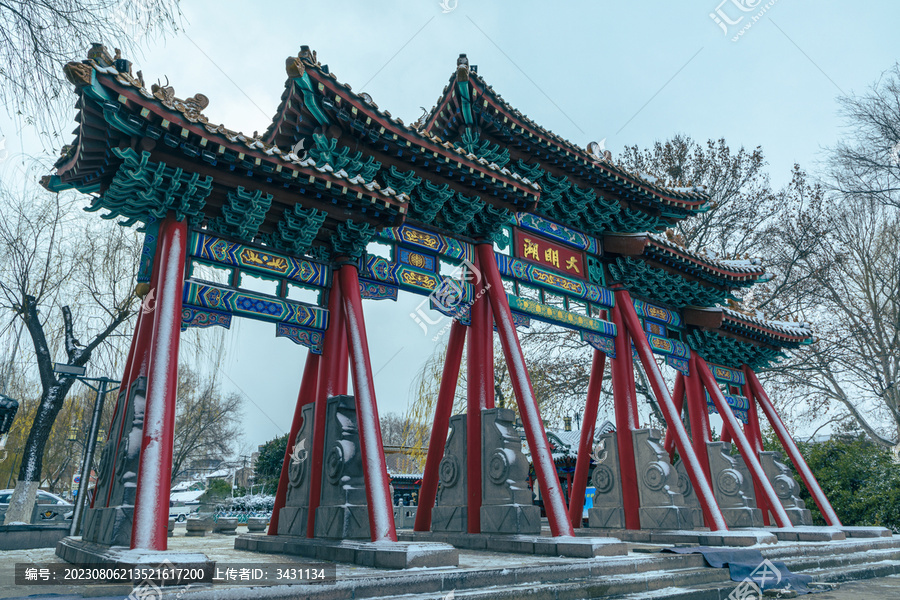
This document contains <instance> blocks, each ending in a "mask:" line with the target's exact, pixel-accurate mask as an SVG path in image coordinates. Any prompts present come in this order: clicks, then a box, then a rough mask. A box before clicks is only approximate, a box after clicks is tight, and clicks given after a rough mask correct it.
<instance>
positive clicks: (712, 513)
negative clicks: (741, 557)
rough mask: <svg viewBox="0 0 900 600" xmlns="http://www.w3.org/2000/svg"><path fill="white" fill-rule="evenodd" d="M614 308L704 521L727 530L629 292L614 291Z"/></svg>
mask: <svg viewBox="0 0 900 600" xmlns="http://www.w3.org/2000/svg"><path fill="white" fill-rule="evenodd" d="M616 308H618V309H619V311H620V312H621V315H622V320H624V321H625V325H626V327H627V328H628V331H629V333H631V335H632V336H634V343H635V347H636V348H637V353H638V356H639V357H640V359H641V364H643V365H644V372H645V373H646V374H647V379H648V380H649V381H650V387H652V388H653V393H654V395H655V396H656V399H657V401H658V402H659V407H660V409H661V410H662V412H663V416H664V417H665V418H666V422H667V423H668V426H669V428H670V429H674V433H675V445H676V447H677V448H678V454H679V455H680V456H681V460H683V461H684V466H685V471H687V474H688V477H689V478H690V480H691V485H693V486H694V490H695V491H696V493H697V499H698V500H699V501H700V508H701V509H703V518H704V521H705V522H706V523H707V524H708V527H709V528H710V529H711V530H713V531H718V530H721V529H728V527H727V525H726V524H725V517H723V516H722V511H721V510H719V505H718V504H717V503H716V498H715V495H714V494H713V490H712V486H710V484H709V481H708V480H707V479H706V477H705V476H704V472H703V467H702V466H701V465H700V461H699V459H698V458H697V453H696V452H694V448H693V447H692V446H691V440H690V439H689V438H688V435H687V432H686V431H685V430H684V425H683V424H682V423H681V415H679V414H678V411H677V410H675V404H674V403H673V402H672V397H671V396H670V395H669V390H668V388H667V387H666V382H665V381H664V380H663V377H662V373H660V370H659V365H657V364H656V360H654V358H653V353H652V351H651V350H650V344H649V343H648V342H647V337H646V336H645V335H644V333H643V330H642V329H641V323H640V321H638V317H637V313H635V312H634V304H632V303H631V295H630V294H629V293H628V291H626V290H618V291H617V292H616Z"/></svg>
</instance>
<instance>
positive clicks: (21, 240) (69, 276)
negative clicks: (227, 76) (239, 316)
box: [0, 188, 140, 522]
mask: <svg viewBox="0 0 900 600" xmlns="http://www.w3.org/2000/svg"><path fill="white" fill-rule="evenodd" d="M139 253H140V244H139V242H138V240H137V237H136V236H135V234H134V233H133V232H131V231H127V230H123V229H121V228H119V227H108V226H101V224H99V223H97V224H94V222H93V221H92V220H87V219H81V218H79V216H78V213H77V212H76V211H75V209H74V207H73V206H71V205H66V204H63V203H62V201H61V199H60V197H59V196H55V195H48V194H35V195H17V194H14V193H12V192H10V191H9V190H7V189H5V188H0V314H4V315H5V316H11V317H12V318H13V319H15V320H18V321H20V322H21V323H22V324H23V325H24V330H25V332H26V333H27V336H28V337H29V338H30V339H31V343H32V346H33V363H32V365H33V370H34V372H35V375H36V378H37V379H38V381H39V382H40V390H41V394H40V405H39V407H38V409H37V413H36V415H35V417H34V421H33V424H32V427H31V430H30V432H29V434H28V439H27V440H26V442H25V447H24V449H23V452H22V461H21V466H20V469H19V475H18V480H17V482H16V491H15V493H14V495H13V497H12V499H11V502H10V507H9V510H8V512H7V514H6V521H7V522H17V521H23V522H27V521H28V520H29V519H30V516H31V508H32V505H33V503H34V497H35V493H36V491H37V488H38V486H39V484H40V481H41V478H42V468H43V460H44V454H45V447H46V444H47V441H48V439H49V437H50V435H51V430H52V428H53V424H54V422H55V421H56V418H57V416H58V414H59V412H60V410H61V409H62V407H63V402H64V400H65V398H66V395H67V394H68V393H69V390H70V389H71V387H72V385H73V384H74V382H75V380H74V379H72V378H70V377H61V376H58V375H57V374H56V373H55V372H54V369H53V367H54V362H62V363H65V364H68V365H72V366H78V367H83V366H86V365H88V364H89V363H90V362H91V360H92V358H93V357H94V356H95V355H96V354H97V353H98V352H102V351H104V350H109V348H108V347H109V342H110V341H111V338H110V336H112V335H113V333H114V332H115V331H116V330H117V329H118V328H119V327H120V326H121V325H122V324H123V323H125V322H126V321H128V320H129V318H130V317H131V316H132V314H133V313H134V311H135V304H136V303H135V301H134V300H135V298H134V294H133V289H134V278H135V274H136V273H135V270H136V265H137V263H138V261H137V258H138V256H139ZM84 335H88V336H89V337H87V338H85V337H83V336H84ZM79 338H81V339H85V342H84V343H82V342H81V341H80V340H79Z"/></svg>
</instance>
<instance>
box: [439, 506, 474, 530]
mask: <svg viewBox="0 0 900 600" xmlns="http://www.w3.org/2000/svg"><path fill="white" fill-rule="evenodd" d="M431 530H432V531H468V530H469V519H468V513H467V511H466V507H465V506H435V507H434V509H433V510H432V511H431Z"/></svg>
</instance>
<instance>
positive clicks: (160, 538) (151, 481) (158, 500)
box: [131, 220, 188, 550]
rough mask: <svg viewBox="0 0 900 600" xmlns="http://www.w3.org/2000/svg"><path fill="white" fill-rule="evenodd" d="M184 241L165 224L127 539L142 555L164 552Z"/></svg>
mask: <svg viewBox="0 0 900 600" xmlns="http://www.w3.org/2000/svg"><path fill="white" fill-rule="evenodd" d="M187 237H188V232H187V224H186V223H184V222H180V223H179V222H177V221H174V220H170V221H169V223H168V224H167V225H165V230H164V233H163V234H162V235H161V236H160V240H159V245H160V247H161V250H160V266H159V282H158V287H157V290H158V294H157V298H156V313H157V314H156V318H155V319H154V320H153V340H152V342H151V346H150V373H149V381H148V382H147V403H146V408H145V410H144V431H143V439H142V441H141V458H140V463H139V466H138V479H137V490H136V498H135V502H134V526H133V529H132V534H131V547H132V548H140V549H142V550H165V549H166V547H167V546H166V535H167V531H168V526H169V494H170V492H171V477H172V443H173V439H174V432H175V396H176V394H177V392H178V344H179V341H180V339H181V299H182V292H183V289H184V263H185V249H186V245H187Z"/></svg>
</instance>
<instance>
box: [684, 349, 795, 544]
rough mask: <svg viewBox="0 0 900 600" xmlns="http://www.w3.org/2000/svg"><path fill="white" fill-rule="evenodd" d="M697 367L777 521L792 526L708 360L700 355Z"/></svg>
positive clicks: (782, 524) (779, 523)
mask: <svg viewBox="0 0 900 600" xmlns="http://www.w3.org/2000/svg"><path fill="white" fill-rule="evenodd" d="M697 367H698V369H697V371H698V374H699V375H700V380H701V381H702V382H703V385H704V386H705V387H706V391H707V392H709V395H710V397H711V398H712V400H713V402H714V403H715V405H716V410H718V411H719V416H720V417H722V421H723V422H724V424H725V428H726V429H728V430H730V432H731V437H733V438H734V440H735V442H736V443H737V447H738V450H740V452H741V455H742V456H743V457H744V464H746V465H747V469H748V470H749V471H750V475H751V476H752V477H753V483H754V484H758V485H759V486H760V487H761V488H762V490H763V495H764V497H765V498H766V501H767V502H768V503H769V506H770V507H771V508H772V514H773V515H775V523H777V524H778V526H779V527H791V526H792V525H791V520H790V519H789V518H788V516H787V513H786V512H785V511H784V507H783V506H781V502H779V500H778V496H777V495H776V494H775V488H773V487H772V484H771V483H770V482H769V478H768V477H766V474H765V472H764V471H763V469H762V465H760V464H759V457H757V456H755V455H754V453H753V447H752V446H751V445H750V442H749V441H748V440H747V437H746V436H745V435H744V432H743V431H742V430H741V427H740V424H739V423H738V420H737V418H736V417H735V416H734V413H733V412H731V408H729V406H728V403H727V402H725V396H724V395H723V394H722V390H720V389H719V386H718V385H717V384H716V380H715V379H714V378H713V376H712V373H711V372H710V370H709V367H708V366H707V364H706V361H705V360H703V358H702V357H700V356H697Z"/></svg>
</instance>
